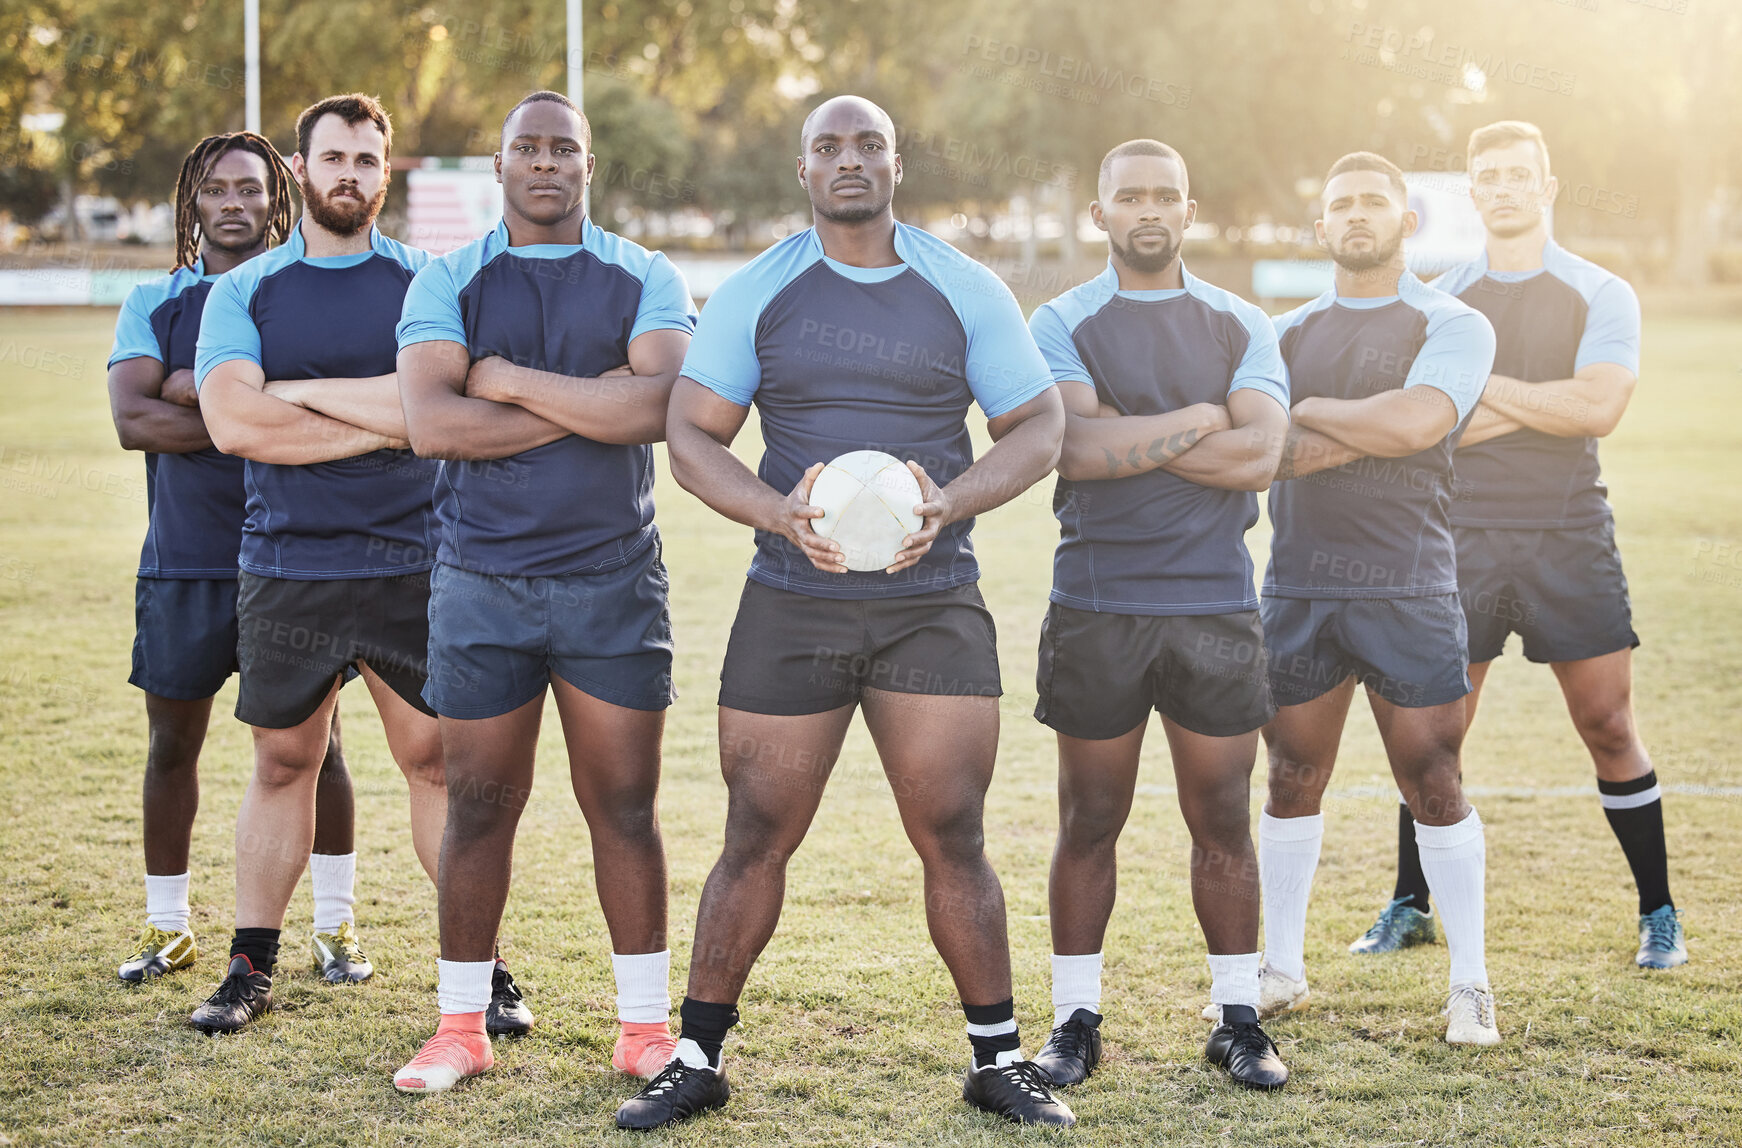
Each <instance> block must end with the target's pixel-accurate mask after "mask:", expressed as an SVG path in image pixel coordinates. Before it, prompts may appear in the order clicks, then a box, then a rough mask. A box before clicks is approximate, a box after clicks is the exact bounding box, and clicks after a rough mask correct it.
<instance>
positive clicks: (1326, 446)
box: [1276, 422, 1362, 482]
mask: <svg viewBox="0 0 1742 1148" xmlns="http://www.w3.org/2000/svg"><path fill="white" fill-rule="evenodd" d="M1360 457H1362V455H1361V452H1360V451H1358V450H1354V449H1353V448H1351V447H1347V446H1344V445H1343V444H1342V443H1340V442H1338V441H1337V440H1336V439H1334V438H1330V437H1328V436H1326V435H1322V434H1320V433H1319V432H1318V431H1314V430H1308V429H1307V428H1305V427H1303V426H1301V425H1300V424H1299V423H1297V422H1291V423H1290V424H1289V426H1288V434H1287V435H1286V436H1285V437H1284V439H1283V441H1282V458H1281V459H1279V460H1278V461H1277V464H1276V481H1277V482H1287V481H1288V480H1289V479H1291V478H1302V477H1305V476H1306V475H1309V474H1317V473H1318V472H1319V471H1321V470H1329V469H1331V468H1332V467H1333V466H1342V465H1343V464H1344V463H1346V462H1354V461H1355V460H1356V459H1358V458H1360Z"/></svg>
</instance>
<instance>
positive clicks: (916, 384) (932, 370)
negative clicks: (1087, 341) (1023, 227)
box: [683, 223, 1052, 599]
mask: <svg viewBox="0 0 1742 1148" xmlns="http://www.w3.org/2000/svg"><path fill="white" fill-rule="evenodd" d="M895 251H896V255H897V256H898V257H899V258H900V260H901V262H900V263H898V264H896V265H895V266H892V267H877V268H862V267H852V266H848V265H847V264H843V263H837V262H835V261H834V260H832V259H829V258H828V257H827V256H825V255H824V254H823V248H822V242H821V241H820V240H819V239H818V238H817V235H816V232H815V230H814V229H806V230H804V231H801V232H799V233H798V234H797V235H793V236H790V237H788V238H787V239H784V240H782V241H781V242H779V243H777V244H776V245H775V246H773V247H771V248H769V249H768V250H767V251H764V252H763V253H762V254H761V255H758V256H757V257H756V258H755V259H753V260H751V262H750V263H748V264H747V265H745V266H744V267H742V268H740V269H739V270H738V271H736V272H734V273H733V274H732V275H731V276H730V277H729V278H728V279H727V280H726V281H725V282H724V283H722V284H721V285H720V288H719V290H717V291H716V292H715V293H714V294H713V296H712V297H711V298H710V299H709V300H708V303H707V306H706V307H704V308H703V310H702V317H701V320H700V322H699V323H698V324H697V327H696V337H695V340H694V341H693V342H692V343H691V344H690V350H689V355H688V357H687V358H686V359H685V360H684V367H683V373H684V375H685V376H687V377H689V378H691V379H694V380H695V381H696V382H698V383H700V384H701V385H703V386H705V387H707V388H708V389H709V390H711V391H713V392H714V393H716V394H718V395H719V396H720V397H722V398H724V399H726V400H727V401H728V402H732V403H737V404H738V405H740V406H749V405H750V404H752V403H754V404H755V405H756V409H757V411H758V413H759V414H760V416H761V422H762V440H763V445H764V448H765V449H764V451H763V455H762V460H761V463H760V465H759V467H758V469H757V474H758V475H759V476H760V477H761V479H762V480H763V481H764V482H766V483H768V485H770V486H772V487H774V489H776V490H778V491H781V492H782V493H785V492H786V491H789V490H791V489H792V488H793V487H794V486H796V485H798V481H799V479H800V478H801V477H803V475H804V472H805V470H806V469H807V468H809V467H810V466H811V465H812V464H814V463H819V462H828V461H830V460H831V459H834V458H836V457H837V456H839V455H842V454H845V453H847V452H849V451H856V450H881V451H885V452H887V453H889V454H892V455H894V456H895V457H897V458H900V459H902V460H903V461H916V462H918V463H919V464H920V465H921V466H922V467H924V468H925V470H926V473H927V474H929V475H930V476H931V478H932V479H933V481H935V482H936V483H937V484H938V485H939V486H943V485H945V484H947V483H949V482H950V481H951V480H952V479H954V478H955V477H956V476H957V475H959V474H961V473H962V472H963V471H965V470H966V469H967V468H968V466H969V465H970V464H971V463H972V462H973V446H972V443H971V442H970V440H969V435H968V425H967V420H966V416H967V412H968V407H969V405H970V404H972V403H978V404H979V406H980V409H981V410H982V411H983V412H984V413H985V415H986V417H987V418H997V417H998V416H999V415H1003V414H1007V413H1009V412H1010V411H1012V410H1014V409H1015V408H1017V407H1019V406H1021V405H1022V404H1023V403H1026V402H1028V401H1029V400H1031V399H1033V398H1035V397H1036V396H1038V395H1040V394H1042V393H1044V392H1045V391H1046V390H1047V388H1049V387H1051V386H1052V373H1051V372H1050V371H1049V370H1047V366H1046V361H1045V360H1044V359H1043V358H1041V354H1040V351H1039V350H1038V349H1036V347H1035V345H1034V340H1033V339H1032V338H1031V337H1030V336H1029V333H1028V327H1027V325H1026V324H1025V323H1024V322H1023V319H1022V311H1021V309H1020V308H1018V307H1017V305H1016V299H1015V298H1014V297H1013V296H1012V295H1011V294H1010V289H1009V288H1007V287H1005V286H1004V284H1003V283H1002V282H1001V281H1000V280H999V279H998V278H997V276H995V275H993V274H992V272H991V271H989V270H988V269H986V268H985V267H983V266H982V265H980V264H979V263H976V262H974V261H973V260H972V259H970V258H968V257H967V256H966V255H963V254H962V253H961V252H959V251H957V250H956V249H955V248H953V247H951V246H950V245H949V244H947V243H945V242H944V241H943V240H941V239H938V238H936V237H935V236H932V235H929V234H927V233H926V232H924V231H921V230H919V229H918V228H914V227H909V226H907V225H906V224H902V223H897V224H896V225H895ZM972 527H973V521H972V520H971V519H970V520H967V521H963V522H956V523H952V524H950V525H949V526H947V527H945V528H944V529H943V530H942V531H941V532H940V533H939V535H938V537H937V539H936V541H934V542H933V543H932V546H931V549H930V551H928V552H927V553H926V555H925V556H924V557H923V558H921V559H920V561H919V562H918V563H917V564H916V565H914V566H911V567H909V568H908V569H906V570H903V571H901V572H899V573H897V574H886V573H884V572H882V571H870V572H865V573H859V572H852V573H846V574H830V573H825V572H824V571H821V570H818V569H816V568H815V567H814V566H812V565H811V564H810V562H809V560H808V559H806V558H805V557H804V554H803V553H802V552H801V551H800V550H799V549H798V548H797V547H796V546H794V545H793V544H792V543H790V542H788V541H787V540H786V539H785V538H784V537H782V536H780V535H778V534H770V533H766V532H760V531H759V532H758V533H757V535H756V556H755V558H754V559H753V560H752V561H751V564H750V577H751V578H752V579H753V580H755V581H757V582H761V583H763V584H764V585H767V586H772V587H775V588H777V589H785V590H793V591H796V592H798V593H801V594H810V595H813V596H816V597H821V598H854V599H863V598H889V597H902V596H908V595H913V594H924V593H929V592H933V591H938V590H946V589H949V588H950V587H953V586H959V585H963V584H965V583H968V582H973V581H975V580H977V579H978V578H979V576H980V572H979V567H978V565H977V564H976V562H975V560H974V551H973V545H972V542H971V535H970V532H971V530H972Z"/></svg>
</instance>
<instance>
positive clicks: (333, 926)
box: [308, 853, 357, 933]
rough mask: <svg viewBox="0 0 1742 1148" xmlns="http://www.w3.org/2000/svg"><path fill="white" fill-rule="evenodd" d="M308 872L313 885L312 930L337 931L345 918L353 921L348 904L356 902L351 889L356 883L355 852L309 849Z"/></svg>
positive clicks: (354, 919) (344, 921) (354, 921)
mask: <svg viewBox="0 0 1742 1148" xmlns="http://www.w3.org/2000/svg"><path fill="white" fill-rule="evenodd" d="M308 876H309V881H310V882H311V883H312V884H313V885H314V887H315V932H317V933H336V932H338V931H339V926H340V925H343V924H345V923H346V922H350V923H353V924H355V923H356V918H355V917H353V916H352V915H351V906H352V905H354V904H356V903H357V895H356V893H355V892H353V887H354V886H355V885H356V883H357V855H356V854H355V853H310V854H309V855H308Z"/></svg>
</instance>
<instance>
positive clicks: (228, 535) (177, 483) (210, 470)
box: [109, 261, 247, 578]
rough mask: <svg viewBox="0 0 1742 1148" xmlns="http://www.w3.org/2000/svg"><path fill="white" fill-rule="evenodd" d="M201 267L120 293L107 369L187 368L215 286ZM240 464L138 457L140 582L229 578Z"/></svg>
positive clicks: (203, 456) (212, 450) (213, 456)
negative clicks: (142, 512) (150, 363)
mask: <svg viewBox="0 0 1742 1148" xmlns="http://www.w3.org/2000/svg"><path fill="white" fill-rule="evenodd" d="M217 278H218V276H216V275H207V274H206V273H205V264H204V262H203V261H196V262H195V263H194V265H193V266H192V267H178V268H177V269H176V270H174V271H172V272H171V273H170V274H168V275H165V276H163V277H162V278H159V279H153V280H150V281H149V282H146V283H141V284H139V285H138V286H136V287H134V288H133V290H131V291H129V292H128V293H127V298H126V300H125V301H124V302H123V303H122V304H121V314H120V315H119V316H118V317H117V319H116V321H115V349H114V350H113V351H111V352H109V366H111V367H113V366H114V365H115V364H116V363H119V362H122V361H123V360H126V359H156V360H157V361H158V362H159V363H162V364H163V373H164V375H165V376H166V377H167V376H168V375H171V374H173V373H175V372H176V371H182V370H189V371H191V370H192V369H193V366H194V344H195V342H196V341H197V340H198V339H199V334H200V314H201V313H202V312H203V311H204V310H205V306H206V295H207V293H208V292H210V291H211V289H212V284H213V283H214V282H215V281H216V280H217ZM242 472H243V463H242V460H241V459H239V458H237V457H235V456H234V455H228V454H224V453H223V452H222V451H219V450H218V449H217V448H216V447H205V448H204V449H202V450H191V451H187V452H186V453H184V454H156V453H153V452H149V451H148V452H147V453H146V455H145V509H146V518H147V525H146V528H145V545H144V547H143V548H142V550H141V551H140V554H139V576H140V577H141V578H234V577H235V576H236V551H237V549H238V547H240V545H241V542H242V521H243V519H244V517H245V516H246V513H247V510H246V506H247V496H246V494H245V493H244V490H243V485H242Z"/></svg>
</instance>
